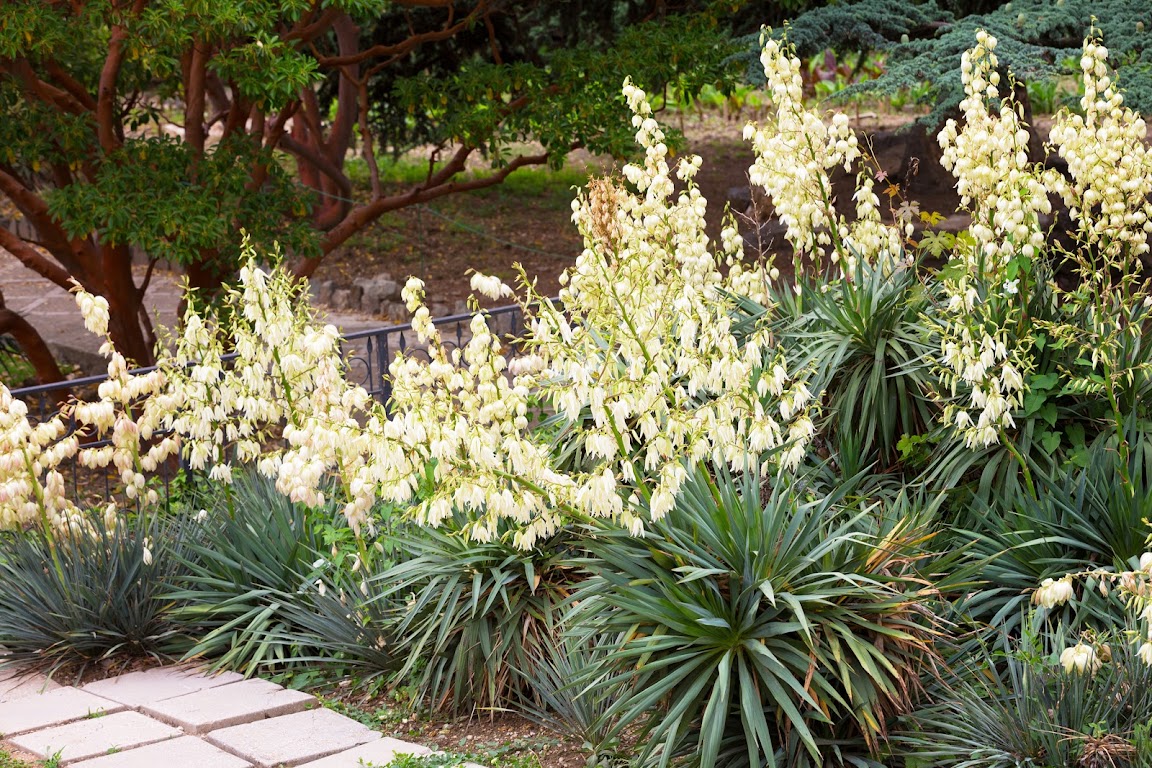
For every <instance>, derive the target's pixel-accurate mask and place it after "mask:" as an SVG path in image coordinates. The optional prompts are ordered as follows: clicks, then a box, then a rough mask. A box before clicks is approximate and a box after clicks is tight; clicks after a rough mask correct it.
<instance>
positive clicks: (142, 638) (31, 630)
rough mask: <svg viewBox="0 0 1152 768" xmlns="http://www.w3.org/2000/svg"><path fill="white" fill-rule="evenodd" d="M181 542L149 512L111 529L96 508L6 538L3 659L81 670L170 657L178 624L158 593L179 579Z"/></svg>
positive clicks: (0, 542)
mask: <svg viewBox="0 0 1152 768" xmlns="http://www.w3.org/2000/svg"><path fill="white" fill-rule="evenodd" d="M184 545H185V541H184V536H183V533H182V528H181V526H180V525H179V524H178V523H177V522H175V521H172V520H166V519H163V518H160V517H158V516H156V515H146V514H140V515H134V516H131V517H126V518H123V519H120V520H118V521H117V525H116V526H115V527H114V528H109V527H108V525H107V524H106V523H105V521H104V517H103V515H102V514H100V513H98V512H95V511H93V512H89V513H87V514H85V515H84V517H83V520H82V524H81V525H80V526H77V527H69V528H66V529H62V530H52V529H46V528H43V527H40V526H35V527H33V528H30V529H28V530H22V531H8V532H5V533H4V534H3V535H2V536H0V575H2V577H3V580H4V589H3V590H0V644H2V645H3V647H4V648H5V653H4V654H3V655H2V656H0V660H2V661H3V662H11V663H20V664H31V665H33V666H36V667H43V668H45V669H46V670H48V671H55V670H57V669H59V668H61V667H64V666H68V667H69V668H71V669H74V670H75V671H76V672H77V673H78V674H80V673H83V671H84V669H85V668H86V667H87V666H89V665H90V664H94V663H97V662H101V661H105V660H109V659H111V660H113V661H116V660H119V661H128V660H131V659H132V658H139V657H151V658H153V659H161V658H163V657H165V656H167V655H168V654H170V653H175V652H176V648H177V645H178V644H177V640H178V638H179V634H180V630H181V627H180V625H179V624H178V623H177V622H176V621H175V620H174V617H173V613H172V609H173V602H172V600H171V599H169V598H167V597H165V592H166V591H167V590H168V588H169V585H170V584H171V583H173V582H174V581H177V580H179V579H180V578H181V577H182V576H183V574H184V571H185V567H184V565H183V563H182V562H181V559H180V553H181V550H182V549H183V547H184Z"/></svg>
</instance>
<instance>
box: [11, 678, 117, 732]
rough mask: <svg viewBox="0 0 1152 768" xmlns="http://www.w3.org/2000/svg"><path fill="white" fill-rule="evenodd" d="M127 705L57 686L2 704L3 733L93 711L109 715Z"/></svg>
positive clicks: (45, 725)
mask: <svg viewBox="0 0 1152 768" xmlns="http://www.w3.org/2000/svg"><path fill="white" fill-rule="evenodd" d="M122 709H124V705H123V704H121V703H119V702H116V701H111V700H109V699H105V698H102V697H100V696H96V695H95V694H91V693H88V692H87V691H81V690H80V689H78V688H57V689H55V690H52V691H48V692H47V693H37V694H33V695H31V696H26V697H24V698H22V699H19V700H17V701H9V702H5V703H3V704H0V734H2V735H3V736H5V737H8V736H15V735H16V734H19V733H26V732H27V731H34V730H36V729H38V728H50V727H51V726H54V725H63V724H64V723H70V722H72V721H73V720H83V719H84V718H86V717H91V716H93V715H109V714H112V713H113V712H119V711H120V710H122Z"/></svg>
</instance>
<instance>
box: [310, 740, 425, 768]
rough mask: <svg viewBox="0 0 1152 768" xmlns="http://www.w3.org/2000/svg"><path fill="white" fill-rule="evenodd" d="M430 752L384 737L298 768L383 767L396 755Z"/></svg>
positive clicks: (408, 743)
mask: <svg viewBox="0 0 1152 768" xmlns="http://www.w3.org/2000/svg"><path fill="white" fill-rule="evenodd" d="M431 753H432V750H430V749H428V747H425V746H423V745H421V744H413V743H411V742H408V741H400V740H399V739H393V738H391V737H388V736H385V737H384V738H382V739H380V740H379V741H370V742H368V743H367V744H362V745H360V746H359V747H355V748H353V749H348V750H345V751H343V752H337V753H336V754H334V755H330V756H329V757H324V758H321V759H319V760H316V761H315V762H312V763H305V764H304V765H302V766H301V767H300V768H363V766H365V765H377V766H384V765H388V763H390V762H392V760H393V759H394V758H395V757H396V756H397V755H429V754H431Z"/></svg>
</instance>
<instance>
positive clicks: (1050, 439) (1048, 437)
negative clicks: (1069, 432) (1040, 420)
mask: <svg viewBox="0 0 1152 768" xmlns="http://www.w3.org/2000/svg"><path fill="white" fill-rule="evenodd" d="M1040 445H1041V446H1043V447H1044V452H1045V453H1047V454H1048V455H1049V456H1051V455H1052V454H1053V453H1055V452H1056V449H1057V448H1059V447H1060V433H1059V432H1052V431H1048V430H1046V431H1044V432H1043V433H1042V434H1041V435H1040Z"/></svg>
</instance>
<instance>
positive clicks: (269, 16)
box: [0, 0, 732, 364]
mask: <svg viewBox="0 0 1152 768" xmlns="http://www.w3.org/2000/svg"><path fill="white" fill-rule="evenodd" d="M667 5H668V4H667V3H666V2H662V1H660V0H654V1H653V2H644V1H642V0H601V1H600V2H588V3H569V2H558V3H549V2H541V1H539V0H536V1H531V2H524V1H521V2H516V1H514V0H503V1H501V0H391V1H389V0H213V1H212V2H207V1H206V0H6V2H4V3H2V4H0V194H2V195H4V196H5V197H6V198H7V199H8V201H10V203H11V204H12V205H13V206H14V207H15V208H16V209H17V210H18V211H19V212H20V214H21V216H22V217H23V218H24V219H25V220H26V221H27V222H28V223H29V224H30V225H31V227H32V228H33V229H34V230H35V234H34V235H33V236H30V237H21V236H19V235H17V234H16V232H15V231H14V229H13V228H5V227H4V226H0V247H2V248H4V249H6V250H8V251H9V252H10V253H12V254H13V255H14V256H15V257H16V258H18V259H19V260H20V261H21V262H23V264H24V265H25V266H27V267H28V268H29V269H31V270H33V271H35V272H37V273H38V274H40V275H42V276H44V277H46V278H47V279H49V280H51V281H52V282H53V283H55V284H56V285H58V286H60V287H61V288H62V289H68V288H70V287H71V285H72V282H71V281H72V280H75V281H76V282H78V283H79V284H80V285H81V286H83V287H84V288H85V289H86V290H87V291H89V292H91V293H94V294H98V295H101V296H104V297H105V298H106V299H107V301H108V304H109V308H110V315H111V322H110V332H111V335H112V337H113V340H114V341H115V342H116V344H117V347H118V348H119V349H120V350H121V351H122V352H124V353H125V355H126V356H128V357H129V358H131V359H133V360H135V361H136V362H138V363H141V364H144V363H148V362H150V361H151V360H152V357H153V347H154V338H153V333H152V329H151V326H150V324H149V320H148V317H147V314H146V312H145V311H144V303H143V299H144V294H145V291H146V290H147V286H148V282H149V277H150V275H151V272H152V268H153V267H154V266H155V265H156V264H157V263H158V262H160V261H165V262H170V263H172V264H175V265H178V266H179V267H180V269H182V270H183V272H184V273H185V274H186V276H187V278H188V281H189V284H190V285H191V286H192V287H193V288H194V289H197V290H198V291H200V292H202V294H203V295H211V294H212V293H213V291H215V290H216V289H217V288H218V287H219V285H220V284H221V281H223V280H225V279H227V278H228V277H229V276H230V275H231V273H232V271H233V269H234V267H235V258H236V255H237V254H238V253H239V242H240V238H241V231H244V232H247V233H248V235H249V236H250V237H251V238H252V240H253V241H254V243H255V244H256V245H257V246H258V247H261V248H265V249H271V247H272V244H273V243H274V242H275V243H279V245H280V246H281V247H282V249H283V250H284V251H285V252H286V253H287V254H288V258H289V262H290V264H291V267H292V269H293V270H294V272H295V274H297V275H298V276H300V277H306V276H308V275H310V274H312V272H313V271H314V270H315V269H316V268H317V266H318V265H319V264H320V263H321V261H322V260H323V258H324V256H325V255H326V254H328V253H330V252H331V251H333V250H334V249H335V248H337V247H339V246H340V245H341V244H342V243H343V242H345V241H346V240H347V239H348V238H349V237H351V236H352V235H354V234H356V233H357V232H359V231H360V230H362V229H363V228H364V227H366V226H368V225H369V224H371V223H372V222H373V221H374V220H375V219H376V218H378V217H379V216H381V215H383V214H384V213H386V212H388V211H391V210H395V209H397V208H401V207H404V206H407V205H413V204H419V203H424V202H428V201H430V200H434V199H436V198H439V197H442V196H444V195H448V194H454V193H459V192H465V191H468V190H470V189H477V188H481V187H487V186H491V185H494V184H499V183H500V182H502V181H503V180H504V179H505V178H506V177H507V176H508V175H509V174H511V173H513V172H515V171H516V170H517V169H519V168H523V167H525V166H530V165H540V164H545V163H550V164H553V165H557V164H559V163H561V162H562V161H563V158H564V156H565V155H567V153H568V152H570V151H571V150H572V149H574V148H576V147H587V148H589V149H591V150H594V151H599V152H610V153H620V152H622V151H624V148H625V147H627V146H628V142H629V140H630V136H629V134H630V132H631V128H630V126H629V125H628V123H627V122H626V120H625V110H624V106H623V103H622V101H621V100H620V97H619V86H620V82H621V81H622V80H623V78H624V76H625V75H626V74H630V75H631V76H632V77H633V79H634V80H635V81H637V82H638V83H639V84H640V85H642V86H643V87H645V88H647V89H649V90H653V91H659V90H661V89H662V88H664V87H666V86H668V85H669V84H672V85H674V86H676V87H677V88H679V89H681V91H683V92H693V91H694V90H695V89H699V88H700V87H702V86H703V85H704V84H706V83H723V82H725V81H726V78H727V77H728V75H729V73H730V72H731V68H730V67H728V66H727V65H726V57H727V56H728V54H729V53H731V48H730V46H729V44H728V38H727V37H726V35H725V34H724V32H723V31H722V27H721V25H718V24H717V17H716V16H715V14H714V13H712V11H711V10H710V9H709V6H710V5H711V4H710V3H705V2H701V3H699V4H698V5H699V6H700V7H695V5H694V4H692V3H688V4H687V6H686V7H684V8H680V9H676V12H675V13H673V12H672V11H670V10H669V9H668V8H667V7H666V6H667ZM727 5H729V6H731V5H732V4H731V3H728V4H727ZM605 13H609V15H608V16H605V15H604V14H605ZM593 19H599V21H600V23H599V24H590V23H588V22H590V21H591V20H593ZM604 19H608V20H609V21H608V23H604ZM414 143H419V144H421V145H427V146H430V147H431V150H430V154H429V157H428V173H427V175H426V177H425V178H424V179H423V180H422V181H420V182H419V183H417V184H413V185H411V186H410V187H409V188H406V189H402V190H399V191H397V190H395V189H394V188H385V186H384V185H383V184H381V182H380V178H379V174H378V172H377V163H376V157H377V155H378V154H379V153H380V152H399V151H403V150H405V149H407V148H409V147H410V146H411V145H412V144H414ZM525 147H528V149H525ZM353 151H358V152H359V153H360V154H361V155H362V156H363V158H364V160H365V161H366V164H367V166H368V168H369V174H370V179H371V182H370V191H369V192H368V194H366V195H359V196H358V197H357V196H356V195H355V194H354V190H353V186H352V183H351V181H350V179H349V176H348V174H347V171H346V160H347V158H348V157H349V155H350V153H351V152H353ZM476 155H483V156H484V157H486V158H487V159H488V160H489V161H490V165H491V170H490V172H488V173H484V174H464V173H463V171H464V170H465V167H466V164H467V163H468V161H469V159H470V158H472V157H474V156H476ZM134 253H137V254H143V255H144V256H145V257H146V258H147V263H148V272H147V274H146V275H145V276H144V277H143V278H142V279H140V280H138V279H137V277H136V276H134V274H133V271H132V263H133V254H134Z"/></svg>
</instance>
